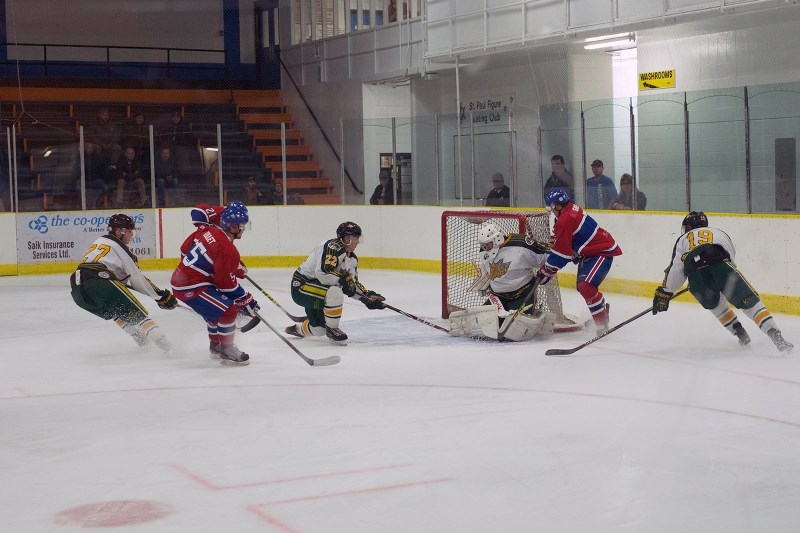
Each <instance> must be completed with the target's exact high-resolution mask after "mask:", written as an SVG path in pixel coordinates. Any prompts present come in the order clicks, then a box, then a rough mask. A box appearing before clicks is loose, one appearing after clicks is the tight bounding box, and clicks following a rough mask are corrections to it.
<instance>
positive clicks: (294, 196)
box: [286, 191, 306, 205]
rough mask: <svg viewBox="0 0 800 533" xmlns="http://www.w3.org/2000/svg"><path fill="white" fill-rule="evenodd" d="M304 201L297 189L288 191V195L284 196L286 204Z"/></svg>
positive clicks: (299, 203) (302, 203) (298, 203)
mask: <svg viewBox="0 0 800 533" xmlns="http://www.w3.org/2000/svg"><path fill="white" fill-rule="evenodd" d="M305 203H306V201H305V200H303V197H302V196H300V194H299V193H298V192H297V191H289V196H287V197H286V204H287V205H305Z"/></svg>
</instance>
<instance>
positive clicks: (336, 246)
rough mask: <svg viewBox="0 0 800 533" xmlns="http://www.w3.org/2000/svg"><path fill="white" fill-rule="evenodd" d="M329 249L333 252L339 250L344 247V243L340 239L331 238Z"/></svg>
mask: <svg viewBox="0 0 800 533" xmlns="http://www.w3.org/2000/svg"><path fill="white" fill-rule="evenodd" d="M328 249H329V250H331V251H332V252H338V251H339V250H342V249H344V243H343V242H342V241H341V240H340V239H331V240H329V241H328Z"/></svg>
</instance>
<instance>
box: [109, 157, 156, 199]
mask: <svg viewBox="0 0 800 533" xmlns="http://www.w3.org/2000/svg"><path fill="white" fill-rule="evenodd" d="M116 177H117V207H122V206H123V205H124V203H125V187H126V186H127V185H128V184H130V185H132V186H133V187H136V190H137V191H138V192H139V202H138V203H137V204H136V205H135V207H145V206H147V200H148V197H147V189H146V188H145V185H144V180H143V179H142V167H141V164H140V163H139V160H138V159H137V158H136V150H134V149H133V148H131V147H130V146H129V147H128V148H126V149H125V158H124V160H122V161H120V162H119V165H118V168H117V175H116Z"/></svg>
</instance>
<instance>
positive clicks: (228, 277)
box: [171, 206, 259, 365]
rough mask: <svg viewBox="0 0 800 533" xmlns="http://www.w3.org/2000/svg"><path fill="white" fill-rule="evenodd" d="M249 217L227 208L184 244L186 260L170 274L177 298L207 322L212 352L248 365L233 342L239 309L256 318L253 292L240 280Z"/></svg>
mask: <svg viewBox="0 0 800 533" xmlns="http://www.w3.org/2000/svg"><path fill="white" fill-rule="evenodd" d="M249 220H250V218H249V216H248V214H247V210H246V208H244V207H243V206H241V207H239V206H233V207H227V208H226V209H225V210H224V211H223V212H222V214H221V215H220V221H219V226H214V225H210V224H209V225H206V226H201V227H200V228H198V230H197V231H195V232H194V233H193V234H192V235H190V236H189V238H187V240H186V241H185V242H184V245H183V246H182V247H181V254H182V255H183V259H182V260H181V263H180V264H179V265H178V267H177V268H176V269H175V271H174V272H173V273H172V279H171V283H172V287H173V292H174V293H175V297H176V298H177V299H178V300H180V301H182V302H184V303H185V304H186V305H188V306H189V307H191V308H192V309H194V310H195V311H196V312H197V313H198V314H199V315H200V316H202V317H203V318H204V319H205V321H206V324H207V329H208V336H209V339H210V346H209V349H210V351H211V355H212V356H215V357H216V356H218V357H219V358H220V360H221V361H222V362H223V363H234V364H243V365H246V364H249V362H250V361H249V359H250V356H249V355H248V354H246V353H244V352H243V351H241V350H240V349H239V348H237V347H236V345H235V344H234V343H233V337H234V333H235V332H236V316H237V314H238V313H240V312H241V313H242V314H245V315H247V316H251V317H254V316H255V313H256V311H257V310H258V309H259V305H258V303H256V301H255V299H254V298H253V296H252V295H251V294H250V293H249V292H247V291H246V290H245V289H244V288H243V287H242V286H241V285H239V282H238V281H237V279H236V277H237V276H236V272H237V271H238V270H239V269H240V257H239V251H238V250H237V249H236V246H234V244H233V241H234V240H236V239H241V238H242V234H243V233H244V231H245V225H246V224H247V223H248V222H249Z"/></svg>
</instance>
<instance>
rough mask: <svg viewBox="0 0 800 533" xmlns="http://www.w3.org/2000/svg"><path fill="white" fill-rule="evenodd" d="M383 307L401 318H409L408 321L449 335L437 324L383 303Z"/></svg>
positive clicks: (447, 331)
mask: <svg viewBox="0 0 800 533" xmlns="http://www.w3.org/2000/svg"><path fill="white" fill-rule="evenodd" d="M383 306H384V307H385V308H386V309H391V310H392V311H394V312H395V313H400V314H401V315H403V316H407V317H408V318H410V319H412V320H416V321H417V322H422V323H423V324H425V325H426V326H430V327H432V328H436V329H438V330H439V331H444V332H445V333H448V334H449V333H450V330H449V329H447V328H443V327H442V326H440V325H438V324H434V323H433V322H428V321H427V320H425V319H424V318H420V317H418V316H414V315H412V314H411V313H406V312H405V311H403V310H402V309H398V308H396V307H394V306H393V305H389V304H387V303H386V302H383Z"/></svg>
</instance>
